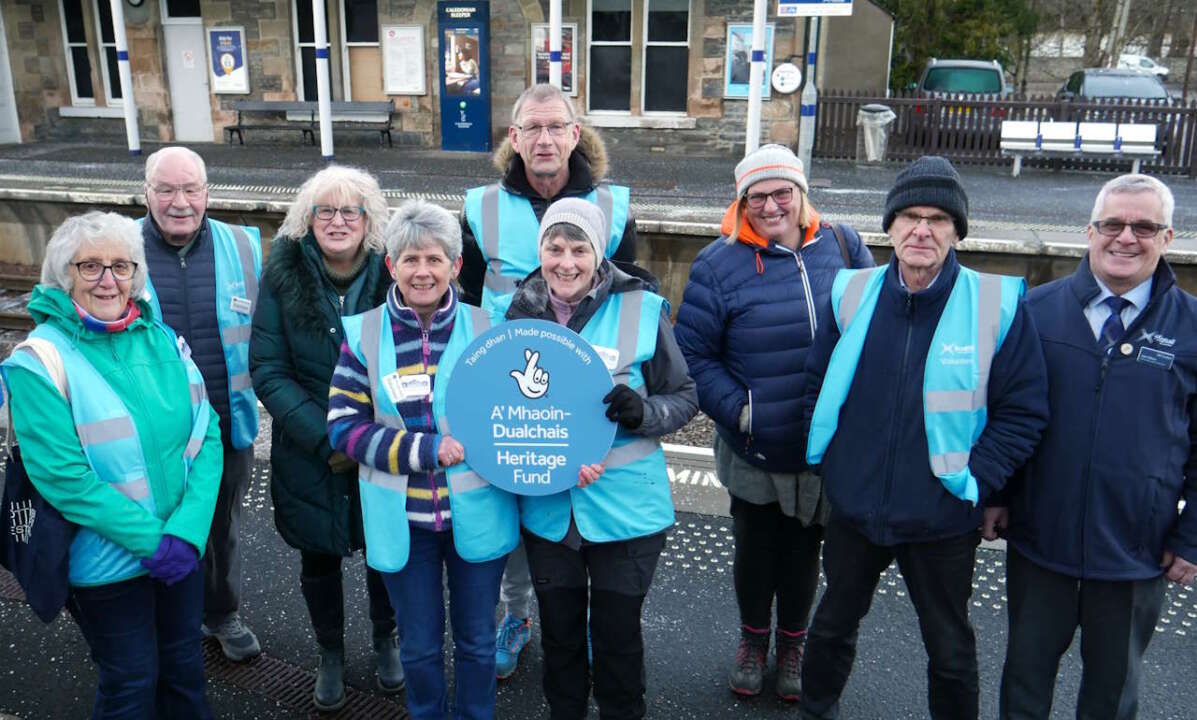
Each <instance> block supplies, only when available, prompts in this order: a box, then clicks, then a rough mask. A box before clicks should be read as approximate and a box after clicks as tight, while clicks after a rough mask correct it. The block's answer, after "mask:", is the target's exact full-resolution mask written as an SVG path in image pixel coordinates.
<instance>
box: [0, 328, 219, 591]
mask: <svg viewBox="0 0 1197 720" xmlns="http://www.w3.org/2000/svg"><path fill="white" fill-rule="evenodd" d="M153 324H154V328H155V329H153V330H151V332H162V333H165V334H166V335H167V337H169V338H170V342H171V344H172V345H173V346H174V347H175V348H176V349H177V350H178V351H179V358H180V359H181V360H182V361H183V367H184V368H185V369H186V371H187V382H188V386H189V388H190V392H191V435H190V437H189V438H188V441H187V446H186V448H185V449H184V451H183V457H182V459H181V462H182V463H183V471H184V477H185V478H186V476H187V474H189V473H190V472H191V464H192V462H193V461H194V460H195V458H196V456H197V455H199V452H200V449H201V448H203V445H204V437H205V436H206V435H207V432H208V422H209V420H210V418H211V405H209V403H208V394H207V392H206V391H205V390H204V378H203V376H202V375H200V371H199V368H198V367H196V365H195V363H194V362H192V361H191V357H190V354H189V353H185V352H184V351H183V345H182V344H181V343H180V342H179V341H178V339H177V338H176V337H175V334H174V332H173V331H171V329H170V328H168V327H167V326H166V325H163V324H162V323H161V322H159V321H157V320H154V321H153ZM29 337H33V338H41V339H43V340H47V341H49V342H51V343H53V344H54V347H55V349H57V350H58V354H59V356H60V357H61V358H62V365H63V370H64V372H65V375H66V380H67V388H66V389H67V393H66V400H67V402H68V403H69V404H70V406H71V416H72V418H74V421H75V432H76V434H77V435H78V436H79V443H80V445H81V446H82V448H83V454H84V455H85V456H86V457H87V464H88V465H89V466H91V469H92V470H93V471H94V472H95V473H96V477H98V478H99V479H100V480H102V481H104V482H107V483H108V484H109V485H111V486H112V487H113V488H114V489H115V490H116V491H117V492H119V493H120V494H122V495H124V496H125V497H127V498H129V499H130V500H132V501H133V502H135V503H137V504H138V505H139V506H141V507H142V508H143V509H145V511H146V512H148V513H150V514H151V515H155V516H157V515H158V506H157V503H156V502H155V499H154V496H153V493H152V491H151V488H150V483H149V473H148V471H147V470H146V460H145V453H144V452H143V451H142V447H141V439H140V437H138V435H137V426H136V424H135V423H134V421H133V417H132V415H131V414H130V413H129V409H128V408H127V407H126V406H125V403H124V401H122V400H121V398H120V396H118V395H117V394H116V391H114V390H113V389H112V386H111V385H109V384H108V381H107V380H105V379H104V376H103V375H101V374H100V373H98V372H97V371H96V369H95V368H94V367H93V366H92V364H91V363H90V362H88V360H87V358H86V357H85V356H84V355H83V353H82V352H80V351H79V349H78V348H76V347H75V345H74V343H72V342H71V340H70V338H68V337H67V336H66V335H64V334H63V333H62V332H61V331H60V330H58V329H57V328H55V327H53V326H51V325H47V324H45V323H43V324H41V325H38V326H37V327H36V328H34V330H33V332H31V333H29ZM4 367H5V368H9V367H20V368H24V369H26V370H29V371H30V372H33V373H36V374H38V375H40V376H41V377H43V378H45V379H46V381H47V382H49V383H50V385H51V386H52V387H57V386H58V383H57V381H56V380H55V379H54V377H53V376H52V375H51V374H50V371H49V370H47V369H46V367H45V366H44V365H42V363H41V361H40V360H38V358H37V355H36V354H35V353H34V352H33V351H32V350H28V349H26V348H19V349H18V350H17V351H16V352H14V353H13V354H12V355H11V356H9V358H8V359H7V360H5V361H4ZM69 566H70V570H69V577H70V583H71V585H104V584H108V583H114V582H120V581H121V580H127V579H129V578H132V577H136V576H138V575H144V574H145V573H146V570H145V568H143V567H142V566H141V561H140V560H139V559H138V558H137V557H135V556H133V554H131V553H130V552H129V551H128V550H126V549H124V548H123V547H121V546H119V545H117V544H116V543H114V542H112V541H111V540H108V539H106V538H104V537H103V536H101V535H100V534H99V533H97V532H95V531H94V530H90V529H88V528H85V527H81V528H79V531H78V532H76V533H75V539H74V540H73V541H72V542H71V549H70V562H69Z"/></svg>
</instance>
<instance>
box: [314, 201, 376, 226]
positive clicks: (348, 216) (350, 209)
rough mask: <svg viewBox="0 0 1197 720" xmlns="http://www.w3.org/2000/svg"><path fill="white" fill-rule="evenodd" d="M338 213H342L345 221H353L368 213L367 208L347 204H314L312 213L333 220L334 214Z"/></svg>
mask: <svg viewBox="0 0 1197 720" xmlns="http://www.w3.org/2000/svg"><path fill="white" fill-rule="evenodd" d="M337 213H341V219H342V220H344V221H345V222H353V221H354V220H357V219H358V218H360V217H361V216H362V215H365V214H366V208H364V207H360V206H357V205H346V206H345V207H333V206H332V205H313V206H312V214H313V215H315V216H316V217H318V218H320V219H321V220H332V219H333V216H334V215H336V214H337Z"/></svg>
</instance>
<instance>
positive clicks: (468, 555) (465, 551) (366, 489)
mask: <svg viewBox="0 0 1197 720" xmlns="http://www.w3.org/2000/svg"><path fill="white" fill-rule="evenodd" d="M342 323H343V324H344V327H345V342H346V344H347V345H348V346H349V348H350V349H351V350H352V351H353V354H354V355H355V356H357V359H358V361H359V362H361V363H362V364H363V365H365V366H366V372H367V375H368V377H369V381H370V396H371V397H370V400H371V403H372V404H373V407H374V421H375V422H377V423H379V424H381V425H385V426H387V427H392V428H399V429H402V428H403V427H404V423H403V417H402V416H401V415H400V414H399V410H398V408H396V407H395V403H393V402H392V401H391V398H390V395H388V394H387V392H386V390H385V389H384V386H383V382H382V381H383V378H385V377H386V376H388V375H390V374H391V373H393V372H395V370H396V363H395V336H394V334H393V330H392V329H391V313H390V312H389V311H388V309H387V306H386V305H385V304H384V305H380V306H378V307H376V308H374V309H373V310H369V311H367V312H365V313H362V314H360V315H351V316H349V317H345V318H342ZM489 327H490V318H489V317H488V316H487V314H486V313H485V312H483V311H482V310H480V309H478V308H476V307H471V306H468V305H465V304H464V303H458V304H457V314H456V317H455V318H454V320H453V332H452V333H450V335H449V341H448V343H447V344H446V346H445V349H444V351H443V352H442V353H441V357H440V360H439V361H438V362H437V369H436V385H435V387H434V389H433V417H434V418H435V419H436V422H437V427H438V428H439V429H440V432H441V433H442V434H449V430H448V427H447V426H446V422H445V419H444V400H443V399H440V401H439V402H438V399H439V398H441V397H442V396H443V395H444V394H445V388H446V387H447V386H448V378H447V377H446V375H447V373H448V371H450V370H451V369H452V367H453V364H454V363H456V362H457V358H459V357H461V354H462V352H463V351H464V350H465V348H466V346H467V345H469V344H470V341H471V340H473V339H474V337H475V336H476V335H477V334H478V333H480V332H485V331H486V330H487V329H488V328H489ZM466 454H467V456H468V454H469V449H468V448H467V450H466ZM445 478H446V481H447V483H448V485H449V508H450V511H451V512H452V518H453V544H454V546H455V547H456V548H457V554H458V555H460V556H461V557H462V559H463V560H466V561H467V562H485V561H487V560H494V559H496V558H500V557H503V556H504V555H506V554H507V553H509V552H511V551H512V550H514V549H515V546H516V545H518V544H519V534H520V523H519V509H518V505H517V503H516V498H515V496H514V495H512V494H511V493H509V492H506V491H504V490H500V489H499V488H496V487H495V486H493V485H491V484H490V483H488V482H486V481H485V480H483V479H482V478H481V477H480V476H479V475H478V474H477V473H475V472H474V471H473V470H470V468H469V467H468V466H467V465H466V464H464V463H458V464H456V465H454V466H452V467H450V468H447V469H446V472H445ZM358 487H359V490H360V495H361V501H362V526H363V530H364V532H365V537H366V564H368V565H369V566H370V567H372V568H374V569H375V570H378V571H380V572H398V571H399V570H402V569H403V567H404V566H405V565H407V558H408V552H409V550H410V545H411V532H410V530H409V528H408V524H407V476H406V475H392V474H391V473H388V472H384V471H382V470H379V469H377V468H374V467H370V466H369V465H360V466H359V468H358Z"/></svg>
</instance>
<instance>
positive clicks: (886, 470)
mask: <svg viewBox="0 0 1197 720" xmlns="http://www.w3.org/2000/svg"><path fill="white" fill-rule="evenodd" d="M881 226H882V227H883V228H884V229H885V231H886V232H887V233H888V234H889V237H890V239H891V240H892V241H893V245H894V257H893V258H892V259H891V260H890V262H889V264H888V266H885V267H879V268H876V269H869V270H857V271H852V270H841V271H840V272H839V274H838V275H837V276H836V280H835V283H834V285H833V287H832V292H831V301H830V306H829V307H824V308H823V311H822V313H821V314H820V315H819V319H820V323H819V330H818V332H817V334H816V337H815V344H814V345H813V346H812V347H811V350H810V355H809V356H808V360H807V373H808V375H809V378H810V384H809V385H808V387H807V389H806V391H805V393H804V400H803V406H804V407H805V408H806V412H807V413H808V417H810V433H809V435H808V440H807V462H808V463H809V464H810V465H811V466H812V467H815V466H819V465H820V464H821V471H822V474H823V478H824V483H825V487H826V492H827V497H828V499H829V500H830V501H831V520H830V521H829V522H828V524H827V528H826V536H825V539H824V542H823V569H824V572H825V573H826V575H827V591H826V592H825V593H824V594H823V597H822V599H821V601H820V602H819V607H818V609H817V610H816V611H815V616H814V620H813V621H812V623H811V626H810V629H809V630H808V632H807V636H806V637H807V639H806V660H805V662H804V663H803V666H802V701H801V711H802V714H803V717H805V718H834V717H836V716H837V713H838V710H839V698H840V694H841V693H842V692H843V689H844V685H845V683H847V681H848V674H849V673H850V672H851V670H852V661H853V659H854V658H855V655H856V639H857V629H858V627H859V626H860V621H861V619H862V618H863V617H864V616H865V614H866V613H867V612H868V611H869V605H870V603H871V602H872V599H873V592H874V591H875V590H876V588H877V583H878V581H879V579H880V577H881V573H882V572H884V571H885V569H886V568H887V567H888V566H889V564H890V562H891V561H893V560H897V562H898V568H899V569H900V570H901V571H902V575H903V578H904V579H905V581H906V588H907V590H908V591H909V593H910V599H911V601H912V602H913V603H914V609H915V612H916V613H917V614H918V618H919V629H920V630H921V631H922V636H923V644H924V647H925V648H926V650H927V655H928V663H927V685H928V694H929V699H928V705H929V707H930V713H929V715H930V716H931V717H932V718H951V719H952V720H967V719H968V718H976V717H977V712H978V707H977V703H978V699H977V695H978V681H977V653H976V638H975V636H974V634H973V629H972V625H971V624H970V622H969V618H968V600H969V596H970V595H971V593H972V578H973V562H974V559H975V556H976V549H977V543H978V541H979V540H980V527H981V521H982V506H983V503H984V501H985V499H986V498H987V497H989V496H990V495H991V494H992V493H994V492H996V491H998V490H1000V489H1002V488H1003V487H1004V486H1005V484H1006V481H1007V479H1008V478H1009V477H1010V476H1011V474H1012V473H1013V472H1014V471H1015V469H1016V468H1018V467H1019V466H1020V465H1022V463H1023V462H1024V461H1025V460H1026V459H1027V458H1028V457H1029V456H1030V454H1031V451H1032V450H1033V449H1034V447H1035V443H1036V442H1037V441H1038V440H1039V435H1040V433H1041V432H1042V431H1043V427H1044V425H1045V424H1046V423H1047V400H1046V396H1047V374H1046V370H1045V369H1044V364H1043V353H1042V350H1041V349H1040V347H1039V338H1038V335H1037V334H1036V332H1035V328H1034V325H1033V323H1032V322H1031V321H1030V319H1029V318H1028V316H1027V313H1026V311H1025V310H1024V309H1023V308H1022V306H1021V303H1020V297H1021V296H1022V294H1023V291H1024V289H1025V287H1026V283H1025V282H1024V281H1023V279H1022V278H1011V277H1001V276H997V275H983V274H980V273H977V272H975V271H973V270H970V269H968V268H966V267H964V266H962V265H960V264H959V262H957V259H956V252H955V249H954V247H955V245H956V242H957V241H958V240H959V239H960V238H963V237H964V236H965V235H966V234H967V232H968V197H967V196H966V195H965V192H964V188H963V187H962V186H961V184H960V176H959V175H958V174H957V173H956V169H955V168H953V167H952V164H951V163H950V162H948V161H947V160H946V159H944V158H942V157H934V156H929V157H922V158H919V159H918V160H916V161H915V162H914V163H913V164H912V165H911V166H910V167H908V168H906V169H905V170H903V171H902V172H901V173H900V174H899V175H898V177H897V180H896V181H895V184H894V187H893V188H892V189H891V190H890V191H889V195H888V197H887V198H886V203H885V215H884V217H883V218H882V221H881ZM820 381H821V382H820ZM816 397H817V402H816ZM882 700H883V699H882V698H878V699H877V702H881V701H882Z"/></svg>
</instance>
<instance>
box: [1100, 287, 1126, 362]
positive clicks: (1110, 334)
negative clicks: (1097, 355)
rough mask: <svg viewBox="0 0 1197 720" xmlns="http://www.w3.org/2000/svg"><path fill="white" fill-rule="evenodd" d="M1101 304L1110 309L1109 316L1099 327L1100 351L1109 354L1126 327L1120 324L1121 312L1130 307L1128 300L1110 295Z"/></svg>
mask: <svg viewBox="0 0 1197 720" xmlns="http://www.w3.org/2000/svg"><path fill="white" fill-rule="evenodd" d="M1101 302H1102V304H1103V305H1105V306H1106V307H1108V308H1109V309H1110V316H1109V317H1108V318H1106V321H1105V323H1103V324H1102V326H1101V349H1102V351H1103V352H1109V350H1110V348H1112V347H1114V343H1116V342H1118V341H1119V340H1120V339H1121V338H1122V336H1123V335H1124V334H1125V333H1126V326H1124V325H1123V324H1122V311H1123V310H1125V309H1126V306H1127V305H1130V300H1127V299H1126V298H1123V297H1118V296H1117V295H1111V296H1110V297H1108V298H1106V299H1105V300H1102V301H1101Z"/></svg>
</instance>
